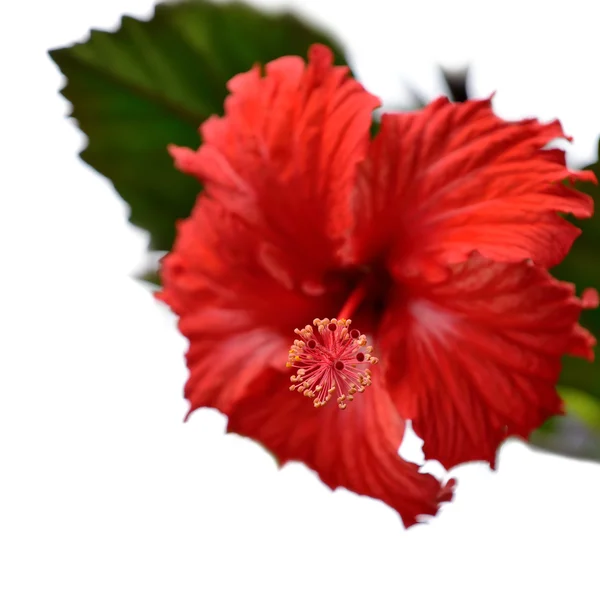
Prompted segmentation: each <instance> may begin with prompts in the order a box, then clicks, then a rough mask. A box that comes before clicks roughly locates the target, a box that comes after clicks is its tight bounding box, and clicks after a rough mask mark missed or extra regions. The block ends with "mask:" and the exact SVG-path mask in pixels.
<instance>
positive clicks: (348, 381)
mask: <svg viewBox="0 0 600 600" xmlns="http://www.w3.org/2000/svg"><path fill="white" fill-rule="evenodd" d="M350 299H352V297H351V298H350ZM359 302H360V301H359ZM351 324H352V321H351V320H350V319H331V320H330V319H315V320H314V321H313V325H314V327H313V326H311V325H307V326H306V327H304V329H295V330H294V331H295V333H296V334H297V335H298V336H299V337H300V339H297V340H294V343H293V345H292V347H291V348H290V353H289V357H288V362H287V364H286V366H288V367H293V368H297V369H298V371H297V373H296V375H292V376H291V377H290V379H291V381H292V384H293V385H291V386H290V390H291V391H292V392H293V391H297V392H299V393H300V394H303V395H304V396H306V397H308V398H312V400H313V404H314V406H316V407H319V406H324V405H325V404H327V402H329V400H331V398H333V396H334V395H337V403H338V406H339V407H340V408H342V409H343V408H346V406H347V404H346V402H347V401H351V400H353V399H354V394H356V393H357V392H364V391H365V389H366V388H367V387H368V386H369V385H371V371H370V370H369V369H368V368H367V367H368V366H370V365H374V364H376V363H377V358H376V357H374V356H372V355H371V352H372V351H373V348H372V347H371V346H367V338H366V336H364V335H361V333H360V331H358V329H350V325H351Z"/></svg>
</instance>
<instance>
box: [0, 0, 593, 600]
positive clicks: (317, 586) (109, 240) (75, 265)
mask: <svg viewBox="0 0 600 600" xmlns="http://www.w3.org/2000/svg"><path fill="white" fill-rule="evenodd" d="M262 4H267V3H266V2H263V3H262ZM268 4H271V5H275V4H278V3H275V2H269V3H268ZM295 4H301V6H302V7H303V10H304V11H305V13H306V14H308V15H312V16H313V17H315V18H316V19H318V20H319V21H320V22H322V23H324V24H328V25H329V26H330V27H331V28H332V29H333V30H334V31H335V32H336V33H337V34H338V35H339V36H340V37H341V39H342V41H344V42H345V43H346V45H347V47H348V48H349V49H350V52H351V58H352V59H353V61H354V64H355V65H356V66H357V70H358V74H359V76H360V77H361V78H362V79H363V81H364V83H365V84H366V85H367V86H368V87H369V88H370V89H371V91H373V92H374V93H377V94H379V95H381V96H383V98H384V99H385V100H386V101H394V100H398V99H400V100H402V99H403V97H402V82H403V81H408V82H410V83H411V84H413V85H415V86H417V87H418V88H420V89H421V90H423V91H424V92H426V93H427V94H429V95H433V94H436V93H439V92H441V91H442V90H441V87H440V80H439V76H438V75H437V73H436V71H435V68H434V65H435V63H436V62H443V63H444V64H446V65H448V66H451V67H452V66H455V67H456V66H461V65H462V64H463V63H464V62H465V61H468V62H470V63H471V64H472V66H473V79H472V91H473V92H474V93H476V94H477V95H484V94H488V93H489V92H491V91H493V90H494V89H496V90H498V95H497V97H496V107H497V109H498V111H499V112H500V114H502V115H503V116H505V117H511V118H512V117H521V116H529V115H537V116H540V117H542V118H544V119H549V118H553V117H555V116H558V117H560V118H561V119H562V121H563V124H564V125H565V128H566V130H567V131H568V132H569V133H571V134H573V135H574V136H575V137H576V142H575V145H574V146H573V149H572V150H570V156H571V158H575V159H579V160H581V161H585V160H588V161H589V160H592V159H595V147H596V145H595V144H596V139H597V135H598V133H600V71H599V62H598V61H599V60H600V58H599V55H598V37H599V32H600V20H599V19H598V15H597V14H594V13H593V12H591V11H592V9H591V8H590V7H591V6H593V4H594V3H593V2H587V1H575V0H571V1H570V2H569V3H562V2H560V3H559V2H555V3H552V2H543V3H542V2H539V3H534V2H526V1H523V0H521V1H519V2H508V1H504V2H481V1H479V2H473V3H467V2H465V1H457V0H452V1H448V2H441V1H440V2H415V1H414V0H413V1H411V2H407V3H402V2H392V1H389V0H370V1H369V2H368V3H365V2H348V1H345V2H339V3H338V2H334V1H333V0H331V1H325V0H298V1H297V2H296V3H295ZM151 5H152V3H151V2H150V0H102V1H99V0H98V1H95V2H82V1H79V2H69V1H68V0H53V1H52V2H47V3H46V2H41V1H40V2H37V3H36V2H20V3H19V2H17V1H15V0H13V2H12V3H10V4H6V6H4V7H3V9H2V16H1V17H0V45H1V48H0V50H1V52H0V61H1V71H0V77H1V78H2V96H1V97H2V103H3V106H2V110H1V111H0V119H1V128H0V153H1V157H0V158H1V161H0V165H1V169H0V172H1V174H2V179H1V184H2V188H1V192H0V194H1V196H0V246H1V248H0V250H1V252H2V254H1V259H0V265H1V283H0V286H1V290H2V294H1V296H0V298H1V300H0V303H1V311H0V320H1V321H0V354H1V358H0V369H1V371H0V598H2V600H15V599H25V598H26V599H39V600H45V599H46V598H60V599H62V600H71V599H73V600H87V599H96V598H98V599H107V600H108V599H110V600H120V599H123V600H132V599H137V598H140V599H144V600H150V599H154V598H157V599H163V598H164V599H166V600H171V599H173V600H179V599H181V600H185V599H192V598H206V599H210V600H212V599H221V598H257V599H287V598H311V599H317V600H318V599H321V598H330V599H331V598H351V599H352V598H373V599H388V598H393V599H396V598H398V599H400V598H406V599H416V598H419V599H425V600H428V599H433V598H435V599H438V598H461V599H473V600H493V599H495V598H512V599H517V600H519V599H521V598H535V599H538V598H540V599H554V598H556V599H561V598H578V600H587V599H590V600H597V599H598V598H599V597H600V591H599V586H598V581H599V580H598V573H597V568H598V547H599V543H600V512H599V511H598V496H599V492H600V466H599V465H592V464H585V463H581V462H576V461H571V460H567V459H561V458H557V457H552V456H548V455H544V454H541V453H537V452H534V451H532V450H530V449H528V448H526V447H525V446H523V445H522V444H519V443H509V444H508V445H506V446H505V447H504V448H503V450H502V452H501V456H500V461H499V472H498V473H496V474H491V473H490V472H489V471H488V470H487V469H486V468H484V467H482V466H480V465H472V466H468V467H463V468H461V469H457V470H456V476H457V477H458V478H459V480H460V484H459V488H458V492H457V494H456V499H455V501H454V503H453V504H451V505H447V506H446V507H445V508H444V509H443V511H442V514H441V515H440V516H439V517H438V518H437V519H435V520H434V521H433V522H431V523H430V524H428V525H424V526H418V527H414V528H413V529H411V530H409V531H405V530H403V528H402V526H401V524H400V521H399V519H398V517H397V516H396V514H395V513H394V512H393V511H392V510H391V509H389V508H388V507H386V506H385V505H383V504H381V503H378V502H375V501H372V500H369V499H366V498H360V497H357V496H355V495H353V494H351V493H348V492H346V491H337V492H335V493H331V492H330V491H329V490H328V489H326V488H325V487H324V486H323V485H321V484H320V482H319V481H318V479H317V477H316V476H315V475H314V474H312V473H311V472H309V471H308V470H306V469H305V468H304V467H302V466H300V465H289V466H287V467H285V468H284V469H283V470H281V471H279V470H277V468H276V467H275V465H274V463H273V461H272V459H271V458H270V457H269V456H268V455H267V454H266V453H265V452H263V451H262V450H261V449H260V448H259V447H258V446H256V445H254V444H253V443H252V442H250V441H247V440H242V439H239V438H237V437H234V436H226V435H225V434H224V426H225V423H224V419H223V418H222V417H221V416H219V415H217V414H215V413H212V412H210V411H203V412H199V413H196V414H195V415H194V416H193V418H192V419H191V420H190V422H189V423H187V424H185V425H184V424H183V423H182V418H183V415H184V413H185V410H186V403H185V402H184V400H183V399H182V395H181V390H182V386H183V383H184V381H185V377H186V371H185V367H184V363H183V352H184V349H185V343H184V341H183V340H182V339H181V338H180V336H179V335H178V334H177V333H176V329H175V324H174V320H173V318H172V317H171V316H170V315H169V313H168V311H167V310H166V309H165V308H164V307H162V306H159V305H157V303H156V302H155V301H154V300H153V299H152V297H151V296H150V294H149V293H148V290H147V289H144V288H142V287H141V286H140V285H138V284H137V283H135V282H134V281H132V280H131V278H130V274H131V273H132V272H133V271H134V270H135V269H136V268H137V267H138V266H139V265H140V264H141V262H142V257H143V255H144V251H145V247H146V243H147V239H146V236H145V235H143V234H142V233H140V232H138V231H136V230H134V229H133V228H132V227H131V226H130V225H128V223H127V220H126V214H127V213H126V208H125V206H124V204H123V203H122V202H121V200H120V199H119V198H118V197H117V196H116V195H115V193H114V192H113V190H112V189H111V186H110V185H109V184H108V183H107V182H106V181H105V180H103V179H102V178H101V177H99V176H98V175H97V174H95V173H94V172H93V171H92V170H91V169H89V168H88V167H86V166H85V165H84V164H83V163H82V162H81V161H80V160H79V159H78V158H77V152H78V151H79V150H80V149H81V148H82V145H83V144H84V139H83V136H82V135H81V134H80V133H79V132H78V131H77V130H76V128H75V127H74V125H73V124H71V123H69V121H67V119H66V118H65V115H66V114H67V111H68V106H67V103H66V102H65V101H64V100H63V99H62V98H61V97H60V96H59V95H58V92H57V90H58V89H59V87H61V85H62V83H63V81H62V78H61V76H60V74H59V72H58V70H57V69H56V68H55V67H54V65H53V64H52V63H51V61H50V60H49V58H48V57H47V55H46V50H47V49H48V48H50V47H56V46H63V45H67V44H70V43H72V42H74V41H79V40H82V39H83V38H84V37H85V35H86V33H87V31H88V30H89V29H90V28H92V27H95V28H112V27H114V26H115V25H116V23H117V20H118V18H119V16H120V15H121V14H122V13H124V12H128V13H130V14H133V15H135V16H146V15H148V14H149V11H150V9H151ZM552 6H556V7H558V6H561V7H565V6H567V7H568V10H564V8H561V10H559V9H558V8H552ZM448 25H451V28H450V30H448V28H447V27H448Z"/></svg>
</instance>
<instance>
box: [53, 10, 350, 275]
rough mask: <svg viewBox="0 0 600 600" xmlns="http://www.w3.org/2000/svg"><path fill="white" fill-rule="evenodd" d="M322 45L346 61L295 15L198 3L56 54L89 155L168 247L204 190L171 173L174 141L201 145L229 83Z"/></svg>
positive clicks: (140, 221)
mask: <svg viewBox="0 0 600 600" xmlns="http://www.w3.org/2000/svg"><path fill="white" fill-rule="evenodd" d="M315 42H321V43H324V44H327V45H328V46H329V47H331V48H332V50H333V51H334V53H335V55H336V62H337V63H338V64H345V59H344V56H343V53H342V50H341V49H340V47H339V45H338V44H337V43H336V42H335V41H334V40H332V39H331V37H330V36H328V35H327V34H326V33H324V32H322V31H319V30H318V29H315V28H314V27H312V26H310V25H307V24H306V23H304V22H302V21H301V20H299V19H298V18H297V17H295V16H293V15H292V14H288V13H280V14H269V13H265V12H262V11H260V10H258V9H255V8H252V7H250V6H247V5H245V4H242V3H231V4H218V5H217V4H212V3H210V2H207V1H203V0H196V1H190V2H183V3H177V4H162V5H158V6H157V7H156V10H155V14H154V16H153V17H152V18H151V19H150V20H149V21H139V20H137V19H133V18H131V17H123V19H122V23H121V26H120V28H119V29H118V30H117V31H116V32H103V31H92V32H91V34H90V38H89V40H87V41H86V42H84V43H81V44H75V45H73V46H71V47H68V48H60V49H56V50H51V51H50V56H51V57H52V59H53V60H54V61H55V62H56V64H57V65H58V67H59V68H60V70H61V71H62V72H63V74H64V75H65V76H66V78H67V84H66V86H65V87H64V89H63V90H62V93H63V95H64V96H65V98H67V100H69V101H70V102H71V103H72V105H73V112H72V116H73V117H74V118H75V119H77V121H78V123H79V127H80V128H81V130H82V131H83V132H84V133H85V134H86V135H87V136H88V146H87V148H86V149H85V150H84V151H83V152H82V153H81V157H82V158H83V160H84V161H85V162H87V163H88V164H89V165H90V166H92V167H93V168H94V169H96V170H97V171H99V172H100V173H102V174H103V175H105V176H106V177H107V178H108V179H110V181H111V182H112V183H113V185H114V186H115V188H116V190H117V192H118V193H119V194H120V195H121V196H122V197H123V199H124V200H125V201H126V202H127V203H128V204H129V206H130V208H131V215H130V220H131V222H132V223H134V224H135V225H137V226H139V227H141V228H143V229H145V230H147V231H148V232H149V233H150V246H151V249H154V250H169V249H170V248H171V246H172V244H173V240H174V235H175V222H176V220H177V219H180V218H184V217H187V216H188V215H189V214H190V211H191V209H192V206H193V204H194V201H195V198H196V195H197V193H198V192H199V190H200V187H199V184H198V183H196V182H195V181H194V180H193V178H191V177H188V176H185V175H182V174H180V173H178V172H177V171H176V170H175V169H174V168H173V163H172V160H171V158H170V156H169V155H168V154H167V150H166V147H167V144H170V143H174V144H178V145H183V146H190V147H196V146H198V144H199V137H198V133H197V130H198V127H199V125H200V124H201V123H202V121H204V120H205V119H206V118H207V117H209V116H210V115H212V114H221V113H222V110H223V101H224V99H225V96H226V83H227V81H228V80H229V79H230V78H231V77H233V76H234V75H236V74H237V73H241V72H243V71H247V70H248V69H250V68H251V67H252V66H253V65H254V64H256V63H262V64H264V63H266V62H268V61H270V60H273V59H275V58H278V57H280V56H283V55H290V54H293V55H300V56H306V54H307V50H308V48H309V46H310V45H311V44H313V43H315ZM150 276H151V275H150Z"/></svg>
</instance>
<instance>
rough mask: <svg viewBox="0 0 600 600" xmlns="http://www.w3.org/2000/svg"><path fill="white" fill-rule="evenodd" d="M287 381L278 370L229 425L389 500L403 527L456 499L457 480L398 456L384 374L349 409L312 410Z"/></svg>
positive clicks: (398, 429)
mask: <svg viewBox="0 0 600 600" xmlns="http://www.w3.org/2000/svg"><path fill="white" fill-rule="evenodd" d="M288 386H289V380H288V379H287V378H285V379H283V378H282V376H281V374H279V373H273V375H272V378H271V379H270V380H269V381H268V382H265V383H264V384H263V386H262V389H257V391H256V393H254V394H250V395H249V396H248V397H247V398H246V399H245V400H244V401H243V402H240V403H238V404H237V405H236V406H235V408H234V409H233V410H232V411H231V413H230V416H229V426H228V431H230V432H233V433H238V434H240V435H244V436H248V437H251V438H253V439H254V440H256V441H258V442H260V443H261V444H263V445H264V446H265V447H266V448H267V449H269V450H270V451H271V452H273V454H275V456H277V458H278V459H279V461H280V463H282V464H283V463H285V462H287V461H294V460H295V461H301V462H303V463H304V464H306V465H307V466H308V467H310V468H311V469H313V470H315V471H316V472H317V474H318V475H319V477H320V478H321V480H322V481H323V482H324V483H325V484H326V485H328V486H329V487H331V488H332V489H335V488H337V487H340V486H341V487H344V488H346V489H348V490H350V491H353V492H355V493H357V494H361V495H365V496H369V497H371V498H376V499H378V500H381V501H383V502H385V503H386V504H388V505H389V506H391V507H392V508H394V509H395V510H396V511H397V512H398V513H399V514H400V516H401V517H402V520H403V522H404V524H405V526H406V527H408V526H410V525H413V524H414V523H416V522H418V521H419V517H420V516H424V515H435V514H436V513H437V511H438V508H439V505H440V503H441V502H447V501H449V500H450V499H451V498H452V493H453V488H454V484H455V482H454V480H450V481H449V482H447V483H446V484H445V485H442V484H441V483H440V482H439V481H438V480H437V479H436V478H435V477H433V476H432V475H429V474H424V473H420V472H419V467H418V466H417V465H415V464H413V463H410V462H407V461H405V460H404V459H402V458H401V457H400V456H399V454H398V449H399V447H400V443H401V441H402V437H403V435H404V422H403V421H402V420H401V419H400V418H399V416H398V413H397V412H396V409H395V408H394V406H393V405H392V403H391V401H390V398H389V396H388V394H387V393H386V391H385V389H384V388H383V387H382V385H381V381H380V379H378V378H377V377H375V378H374V380H373V385H372V386H371V387H370V388H368V389H367V390H366V391H365V393H364V394H362V395H361V396H360V398H357V399H356V400H354V401H353V403H352V404H351V405H350V406H348V408H347V409H346V410H344V411H342V410H339V409H338V408H337V406H335V403H332V404H329V405H326V406H325V407H322V408H314V407H313V405H312V401H311V400H310V398H305V397H303V396H300V395H299V394H295V393H292V392H290V391H289V390H288Z"/></svg>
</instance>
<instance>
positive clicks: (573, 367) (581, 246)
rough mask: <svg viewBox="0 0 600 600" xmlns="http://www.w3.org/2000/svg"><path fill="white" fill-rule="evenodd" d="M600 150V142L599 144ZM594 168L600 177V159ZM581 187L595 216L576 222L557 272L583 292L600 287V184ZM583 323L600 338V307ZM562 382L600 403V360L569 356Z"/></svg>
mask: <svg viewBox="0 0 600 600" xmlns="http://www.w3.org/2000/svg"><path fill="white" fill-rule="evenodd" d="M599 150H600V146H599ZM585 168H586V169H591V170H592V171H594V173H595V174H596V177H598V179H599V180H600V163H598V162H596V163H595V164H593V165H589V166H587V167H585ZM577 188H578V189H580V190H581V191H583V192H585V193H586V194H589V195H590V196H592V197H593V198H594V202H595V205H596V213H595V214H594V216H593V217H592V218H591V219H583V220H577V219H573V220H572V222H573V223H575V225H577V227H579V228H580V229H581V230H582V234H581V236H580V237H579V238H578V239H577V240H576V241H575V244H574V245H573V248H572V250H571V252H570V253H569V255H568V256H567V258H566V259H565V260H564V262H563V263H561V264H560V265H559V266H558V267H556V268H555V269H553V274H554V276H555V277H557V278H558V279H561V280H564V281H570V282H573V283H575V285H576V286H577V291H578V292H579V293H581V292H582V291H583V290H584V289H586V288H590V287H591V288H595V289H597V290H600V187H598V186H597V185H594V184H591V183H580V184H578V185H577ZM581 323H582V325H583V326H584V327H586V328H587V329H589V330H590V331H591V332H592V334H593V335H594V336H595V337H596V338H598V339H600V311H599V310H586V311H583V314H582V315H581ZM560 384H561V385H563V386H565V387H569V388H575V389H579V390H582V391H584V392H587V393H588V394H591V395H592V396H594V397H595V398H596V399H597V400H596V402H598V406H599V407H600V400H598V399H600V363H599V362H598V361H597V360H596V361H595V362H593V363H589V362H586V361H584V360H581V359H575V358H571V357H567V358H566V359H565V360H564V366H563V371H562V375H561V379H560Z"/></svg>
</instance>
